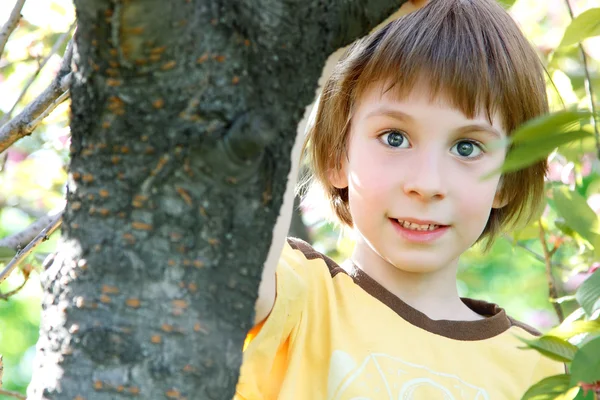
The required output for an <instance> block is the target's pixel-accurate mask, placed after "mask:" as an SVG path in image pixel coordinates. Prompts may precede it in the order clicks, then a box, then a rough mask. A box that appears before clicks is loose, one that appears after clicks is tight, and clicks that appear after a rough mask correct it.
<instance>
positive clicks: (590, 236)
mask: <svg viewBox="0 0 600 400" xmlns="http://www.w3.org/2000/svg"><path fill="white" fill-rule="evenodd" d="M552 194H553V199H554V205H555V207H556V210H557V211H558V213H559V214H560V215H561V216H562V217H563V218H564V219H565V223H566V224H567V225H568V226H569V227H571V228H573V229H574V230H575V231H576V232H577V233H579V234H580V235H581V237H583V238H584V239H586V240H588V241H589V242H590V243H594V242H595V241H596V239H597V234H598V233H599V232H600V221H598V216H597V215H596V213H595V212H594V210H592V209H591V208H590V206H589V205H588V204H587V201H586V200H585V198H584V197H583V196H581V195H580V194H579V193H577V192H575V191H570V190H569V188H568V187H566V186H562V187H558V188H554V190H553V191H552Z"/></svg>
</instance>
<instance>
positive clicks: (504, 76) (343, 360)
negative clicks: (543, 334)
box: [236, 0, 564, 400]
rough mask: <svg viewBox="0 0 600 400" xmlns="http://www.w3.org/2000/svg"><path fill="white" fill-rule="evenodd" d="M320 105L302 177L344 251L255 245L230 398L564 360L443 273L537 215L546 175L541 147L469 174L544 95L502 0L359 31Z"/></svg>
mask: <svg viewBox="0 0 600 400" xmlns="http://www.w3.org/2000/svg"><path fill="white" fill-rule="evenodd" d="M318 107H319V108H318V111H317V115H316V119H315V122H314V125H313V126H312V127H311V129H310V131H309V133H308V138H307V142H306V143H305V150H306V152H307V153H308V156H309V160H310V164H311V170H312V175H313V181H312V183H311V184H313V185H318V186H319V187H321V188H322V190H323V192H324V193H325V194H326V196H327V199H328V200H329V201H330V204H331V205H332V211H333V213H334V215H335V217H336V218H337V220H338V221H340V222H341V223H342V224H344V225H346V226H348V227H351V228H352V229H353V230H354V232H355V233H356V245H355V249H354V252H353V254H352V257H351V258H350V260H348V261H346V262H345V263H344V264H342V265H341V266H340V265H337V264H336V263H335V262H333V261H332V260H331V259H329V258H327V257H326V256H324V255H322V254H320V253H318V252H317V251H315V250H314V249H313V248H312V247H310V245H308V244H307V243H304V242H302V241H300V240H297V239H288V240H287V241H286V242H285V243H283V244H282V246H283V252H282V253H281V256H280V258H279V261H278V262H277V263H273V262H270V261H269V259H268V260H267V263H266V264H265V271H264V274H263V283H262V284H261V289H260V293H259V300H258V302H257V316H256V322H257V325H256V327H255V328H254V329H253V330H252V331H251V332H250V333H249V334H248V338H247V341H246V345H245V352H244V364H243V366H242V369H241V375H240V380H239V383H238V386H237V395H236V398H237V399H246V400H254V399H276V398H277V399H286V400H287V399H302V400H304V399H310V400H313V399H326V400H337V399H340V400H343V399H373V400H375V399H425V400H437V399H477V400H482V399H511V400H512V399H519V398H520V397H521V395H522V394H523V393H524V392H525V391H526V390H527V388H529V387H530V386H531V385H532V384H534V383H536V382H537V381H539V380H541V379H542V378H544V377H546V376H550V375H555V374H560V373H563V372H564V369H563V367H562V365H561V364H558V363H555V362H552V361H550V360H548V359H546V358H542V357H541V356H540V355H539V354H538V353H537V352H534V351H524V350H521V349H519V347H520V346H521V342H520V341H519V340H518V339H517V338H516V336H521V337H531V335H532V334H533V332H532V330H531V329H530V328H528V327H526V326H524V325H522V324H520V323H518V322H516V321H514V320H512V319H511V318H509V317H508V316H507V315H506V314H505V312H504V310H503V309H501V308H500V307H498V306H497V305H494V304H489V303H485V302H481V301H476V300H471V299H461V298H459V296H458V293H457V289H456V271H457V264H458V259H459V257H460V255H461V254H462V253H463V252H464V251H465V250H467V249H468V248H469V247H470V246H471V245H473V244H474V243H475V242H477V241H479V240H482V239H486V240H488V242H490V241H491V240H493V238H494V237H495V235H497V233H498V232H499V231H500V229H502V228H505V227H507V226H509V225H510V224H512V223H514V222H516V221H518V220H519V219H520V217H521V216H523V215H532V214H533V211H534V210H535V209H536V208H537V207H538V206H539V205H540V200H541V196H542V190H543V185H544V181H543V178H544V172H545V168H546V164H545V162H540V163H538V164H536V165H533V166H531V167H529V168H527V169H526V170H523V171H519V172H516V173H512V174H507V175H504V176H502V177H500V176H496V177H494V178H491V179H487V180H482V179H481V177H482V176H483V175H485V174H487V173H488V172H490V171H492V170H494V169H495V168H497V167H498V166H499V165H501V163H502V161H503V160H504V158H505V156H506V151H505V150H503V149H502V150H498V149H496V150H493V149H494V148H495V147H494V146H492V143H493V142H495V141H497V140H498V139H502V138H505V137H507V136H510V134H511V133H512V132H513V131H514V130H515V128H517V127H518V126H519V125H521V124H523V123H524V122H525V121H527V120H529V119H531V118H534V117H537V116H539V115H542V114H544V113H546V112H547V100H546V95H545V84H544V79H543V74H542V68H541V65H540V61H539V60H538V58H537V56H536V54H535V52H534V51H533V49H532V48H531V47H530V45H529V44H528V43H527V41H526V40H525V38H524V37H523V36H522V34H521V33H520V32H519V30H518V28H517V27H516V25H515V24H514V22H513V21H512V20H511V18H510V17H509V16H508V15H507V14H506V12H505V11H504V10H503V9H502V8H501V7H500V6H499V5H498V4H496V2H495V1H494V0H432V1H431V2H429V4H427V5H426V6H424V7H423V8H422V9H420V10H418V11H416V12H414V13H411V14H408V15H406V16H404V17H401V18H400V19H398V20H397V21H394V22H392V23H390V24H389V25H387V26H386V27H384V28H383V29H381V30H379V31H377V32H375V33H373V34H371V35H370V36H368V37H366V38H364V39H362V40H360V41H358V42H356V43H355V44H354V45H353V46H352V47H351V48H350V49H349V50H348V52H347V53H346V56H345V58H344V59H343V60H342V61H340V63H339V64H338V66H337V68H336V70H335V71H334V73H333V75H332V76H331V78H330V79H329V80H328V82H327V83H326V85H325V87H324V89H323V93H322V95H321V99H320V102H319V106H318ZM288 200H289V199H288ZM289 208H290V206H289V204H288V205H285V204H284V212H287V213H289ZM286 228H287V227H286ZM278 231H281V226H280V227H279V228H276V235H277V232H278ZM282 236H283V235H282ZM277 240H280V241H279V242H277ZM274 243H281V238H280V237H278V236H276V237H275V238H274ZM277 246H279V247H278V248H277ZM280 249H281V246H280V245H274V246H273V247H272V250H273V252H272V253H270V256H272V254H275V253H276V252H278V251H279V250H280Z"/></svg>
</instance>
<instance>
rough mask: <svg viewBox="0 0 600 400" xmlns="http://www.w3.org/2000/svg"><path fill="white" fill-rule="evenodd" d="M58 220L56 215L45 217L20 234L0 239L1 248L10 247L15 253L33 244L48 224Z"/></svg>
mask: <svg viewBox="0 0 600 400" xmlns="http://www.w3.org/2000/svg"><path fill="white" fill-rule="evenodd" d="M54 218H56V215H45V216H43V217H42V218H40V219H38V220H37V221H35V222H34V223H32V224H31V225H29V226H28V227H27V228H25V229H24V230H22V231H21V232H19V233H15V234H14V235H11V236H8V237H5V238H3V239H0V247H10V248H11V249H15V251H18V250H20V249H21V248H23V247H24V246H25V245H26V244H27V243H29V242H31V241H32V240H33V239H35V237H36V236H37V235H38V233H40V231H42V230H43V229H44V228H45V227H46V226H48V224H50V223H52V221H53V220H54Z"/></svg>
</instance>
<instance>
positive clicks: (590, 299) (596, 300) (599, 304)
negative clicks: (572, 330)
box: [575, 269, 600, 358]
mask: <svg viewBox="0 0 600 400" xmlns="http://www.w3.org/2000/svg"><path fill="white" fill-rule="evenodd" d="M575 297H577V302H579V304H581V307H583V309H584V310H585V313H586V314H587V315H592V314H593V313H594V312H596V310H598V309H599V308H600V269H599V270H596V272H594V273H593V274H592V275H591V276H590V277H589V278H587V279H586V280H585V281H584V282H583V283H582V284H581V286H579V289H577V293H575ZM598 354H600V353H598ZM599 358H600V357H599Z"/></svg>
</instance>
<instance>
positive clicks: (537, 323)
mask: <svg viewBox="0 0 600 400" xmlns="http://www.w3.org/2000/svg"><path fill="white" fill-rule="evenodd" d="M14 3H15V1H14V0H2V1H0V25H1V24H3V23H4V22H5V21H6V19H7V18H8V15H9V14H10V12H11V10H12V8H13V6H14ZM505 4H506V7H508V8H509V11H510V14H511V15H512V16H513V17H514V18H515V20H516V21H517V23H518V24H519V25H520V26H521V28H522V30H523V32H524V33H525V35H526V36H527V37H528V38H529V40H530V41H531V42H532V43H533V45H534V46H535V47H536V48H537V49H538V51H539V54H540V57H541V58H542V59H544V60H545V61H546V64H547V66H548V78H549V79H548V81H549V85H548V93H549V95H550V99H551V106H552V109H553V110H559V109H562V108H563V107H564V106H565V105H566V106H573V105H578V106H580V107H582V108H588V107H589V99H588V98H587V97H586V90H585V85H584V83H585V71H584V69H583V67H582V63H581V58H580V54H579V50H578V48H577V47H570V48H567V49H562V50H559V51H555V49H556V48H557V46H558V44H559V42H560V41H561V39H562V36H563V34H564V31H565V28H566V27H567V26H568V24H569V23H570V21H571V17H570V15H569V11H568V8H567V5H566V4H567V3H566V1H565V0H546V1H539V0H516V1H513V2H509V3H505ZM570 4H571V6H572V8H573V12H574V14H575V15H579V14H581V13H582V12H584V11H585V10H588V9H590V8H593V7H600V0H570ZM22 14H23V18H22V20H21V21H20V23H19V26H18V28H17V29H16V30H15V31H14V32H13V34H12V35H11V37H10V40H9V41H8V43H7V46H6V48H5V51H4V54H2V58H1V59H0V115H2V117H0V120H6V119H7V118H8V116H7V115H13V116H14V115H16V113H18V112H19V110H20V109H22V108H23V106H25V105H26V104H28V103H29V102H30V101H31V100H33V99H34V98H35V97H36V96H37V95H38V94H39V93H40V92H41V91H42V90H43V89H44V88H45V87H46V86H47V85H48V84H49V82H50V81H51V80H52V78H53V77H54V74H55V73H56V72H57V70H58V68H59V65H60V59H61V56H62V54H63V52H64V49H65V46H66V41H65V40H63V41H62V42H60V41H61V40H62V39H64V37H65V34H66V35H68V34H69V32H71V31H72V29H73V24H74V20H75V11H74V8H73V5H72V2H71V0H28V1H27V2H26V3H25V7H24V9H23V12H22ZM57 41H59V42H60V43H59V44H58V45H56V43H57ZM585 48H586V51H587V53H588V56H589V59H588V62H589V70H590V72H591V76H592V85H593V87H594V88H595V92H596V96H597V93H598V92H600V74H599V69H600V37H596V38H590V39H587V40H586V41H585ZM53 50H54V53H53ZM44 60H47V62H45V64H44V65H43V67H42V68H40V66H41V64H42V62H43V61H44ZM33 77H35V79H34V80H33V83H32V84H31V85H30V86H29V87H28V89H27V90H26V91H25V92H24V88H25V87H26V86H27V84H28V82H29V81H30V80H31V79H32V78H33ZM550 82H553V84H552V83H550ZM19 98H20V99H19ZM563 103H564V104H563ZM596 104H598V98H596ZM68 109H69V102H68V101H66V102H64V103H63V104H61V105H60V106H59V107H58V108H57V109H56V110H55V111H54V112H53V113H52V114H51V115H50V116H49V117H48V118H46V119H45V121H44V123H43V124H42V125H41V126H40V127H38V129H37V130H36V131H35V132H34V133H33V134H32V135H31V136H29V137H26V138H24V139H21V140H20V141H18V142H17V143H16V144H15V145H14V146H12V147H11V148H10V149H9V150H8V151H6V152H5V153H4V154H3V155H2V156H0V168H1V170H0V238H4V237H7V236H9V235H12V234H14V233H17V232H20V231H22V230H23V229H24V228H26V227H27V226H28V225H29V224H30V223H32V222H34V221H36V220H37V219H38V218H40V217H42V216H45V215H49V214H53V213H55V212H57V211H60V210H61V209H62V208H63V207H64V196H65V183H66V178H67V168H68V162H69V157H68V149H69V141H70V132H69V126H68ZM584 150H585V153H586V155H585V156H584V157H583V158H581V157H576V158H574V157H569V153H568V151H564V152H561V154H558V153H554V154H552V155H551V156H550V162H551V163H550V170H549V173H548V183H549V185H552V184H553V183H556V184H559V185H568V186H570V187H571V188H576V189H577V190H578V191H579V192H580V194H582V196H584V197H585V198H586V200H587V202H588V204H589V206H590V207H591V208H592V209H593V210H594V211H595V212H596V213H597V214H600V176H599V175H598V171H600V167H599V165H598V159H597V157H596V155H595V154H594V149H593V146H590V148H589V149H584ZM321 206H322V205H320V204H319V200H318V199H317V198H309V199H307V200H306V201H305V202H304V203H303V205H302V206H301V207H300V210H301V211H302V216H301V219H302V225H295V226H294V228H293V229H294V231H293V234H295V235H300V236H305V237H308V238H309V240H310V241H311V242H312V243H313V244H314V246H315V247H316V248H317V249H318V250H320V251H322V252H324V253H326V254H328V255H329V256H331V257H332V258H334V259H336V260H338V261H342V260H343V259H344V258H345V257H347V256H348V255H349V254H350V252H351V249H352V237H351V235H350V234H347V233H346V234H344V233H342V232H340V230H339V229H337V228H336V227H335V226H334V225H332V224H330V223H328V222H327V221H326V220H325V215H324V214H323V213H322V212H320V211H319V210H322V207H321ZM555 218H556V215H555V214H554V213H553V211H552V209H550V208H549V207H547V209H546V211H545V213H544V216H543V219H544V221H546V225H545V228H546V230H547V232H548V233H549V237H548V241H549V243H550V245H560V247H559V250H558V251H557V252H556V254H555V257H554V259H553V260H554V262H555V265H556V266H555V270H554V274H555V277H556V279H557V281H558V290H559V293H560V294H561V296H564V297H563V299H562V300H563V301H564V302H563V303H562V305H563V307H564V309H565V311H566V313H568V312H569V310H570V309H571V308H572V306H571V305H570V302H572V299H571V298H570V297H569V294H571V293H572V292H573V290H574V289H575V288H577V286H578V285H579V284H580V283H581V282H582V281H583V280H584V279H585V278H586V277H587V276H588V275H589V269H590V267H591V266H592V264H593V263H592V262H590V260H589V259H582V258H581V257H580V254H581V251H580V250H581V249H579V248H578V245H577V243H576V242H574V241H571V239H570V238H569V237H566V236H565V235H563V234H562V233H561V232H560V231H559V230H558V229H557V228H556V227H555V226H554V225H553V224H552V221H553V220H554V219H555ZM538 234H539V227H536V226H530V227H527V228H524V229H522V230H520V231H518V232H515V233H513V234H511V235H506V236H504V237H502V238H500V239H499V240H498V241H497V242H496V243H495V245H494V246H493V248H492V249H491V251H490V252H489V253H488V254H482V251H481V249H480V248H474V249H472V250H471V251H469V252H468V253H467V254H465V255H464V257H463V258H462V260H461V268H460V274H459V280H458V285H459V290H460V293H461V294H462V295H463V296H467V297H474V298H479V299H483V300H487V301H491V302H495V303H498V304H500V305H501V306H502V307H504V308H505V309H506V310H507V311H508V313H509V314H510V315H511V316H513V317H515V318H517V319H519V320H521V321H523V322H525V323H527V324H530V325H533V326H534V327H536V328H538V329H540V330H542V331H543V330H547V329H548V328H550V327H551V326H553V325H555V324H556V323H557V317H556V315H555V313H554V311H553V308H552V305H551V304H550V303H549V301H548V283H547V278H546V270H545V265H544V262H543V259H542V260H540V257H541V256H542V255H543V251H542V249H541V247H540V242H539V239H538ZM59 235H60V233H59V232H57V233H55V234H54V235H53V236H52V237H51V238H50V240H49V241H47V242H45V243H43V244H42V245H41V246H39V247H38V249H37V250H36V252H35V253H34V254H33V255H31V256H29V257H28V258H27V259H25V261H24V262H23V263H22V264H21V269H24V270H25V272H22V271H21V272H19V271H15V272H13V273H12V274H11V276H10V277H9V278H8V279H7V281H5V282H4V283H3V284H1V285H0V293H7V292H9V291H10V290H12V289H14V288H16V287H18V286H20V285H21V283H22V282H23V280H24V279H25V276H26V275H27V276H28V282H27V283H26V285H25V286H24V288H23V289H22V290H20V291H19V292H18V293H17V294H15V295H13V296H11V297H10V298H9V299H8V300H0V354H2V355H3V357H4V378H3V382H4V386H3V387H4V388H5V389H8V390H14V391H18V392H21V393H25V389H26V387H27V385H28V383H29V381H30V379H31V371H32V360H33V356H34V353H35V343H36V341H37V336H38V325H39V319H40V298H41V287H40V283H39V274H40V273H41V272H42V269H43V268H42V264H43V261H44V259H45V258H46V257H47V256H48V255H49V254H50V253H52V251H53V249H54V248H55V247H56V244H57V241H58V237H59ZM14 253H15V252H14V249H9V248H5V247H1V246H0V268H3V267H4V265H5V264H6V263H7V262H8V261H10V259H11V258H12V257H13V256H14ZM597 261H600V260H597ZM29 271H32V272H31V273H29ZM573 307H574V305H573ZM1 398H3V397H2V395H1V394H0V399H1Z"/></svg>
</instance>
